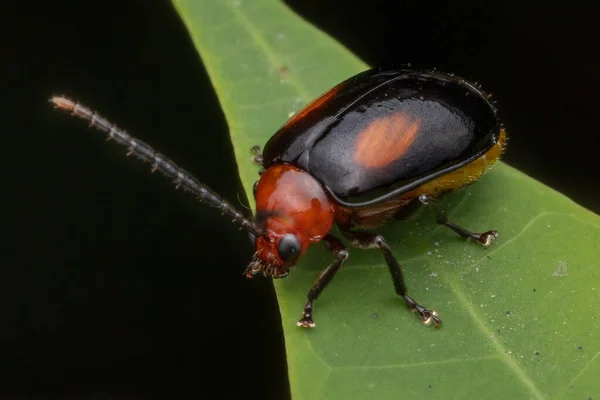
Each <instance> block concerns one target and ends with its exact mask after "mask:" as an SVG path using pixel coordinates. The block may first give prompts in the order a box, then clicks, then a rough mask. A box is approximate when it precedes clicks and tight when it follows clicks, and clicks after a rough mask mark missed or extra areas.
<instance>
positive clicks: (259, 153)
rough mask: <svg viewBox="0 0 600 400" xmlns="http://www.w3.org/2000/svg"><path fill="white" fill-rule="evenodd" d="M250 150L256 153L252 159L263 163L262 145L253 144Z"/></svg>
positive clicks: (260, 163)
mask: <svg viewBox="0 0 600 400" xmlns="http://www.w3.org/2000/svg"><path fill="white" fill-rule="evenodd" d="M250 151H251V152H253V153H254V154H256V155H255V156H254V157H252V161H254V162H255V163H257V164H259V165H262V163H263V155H262V150H261V149H260V146H252V148H251V149H250Z"/></svg>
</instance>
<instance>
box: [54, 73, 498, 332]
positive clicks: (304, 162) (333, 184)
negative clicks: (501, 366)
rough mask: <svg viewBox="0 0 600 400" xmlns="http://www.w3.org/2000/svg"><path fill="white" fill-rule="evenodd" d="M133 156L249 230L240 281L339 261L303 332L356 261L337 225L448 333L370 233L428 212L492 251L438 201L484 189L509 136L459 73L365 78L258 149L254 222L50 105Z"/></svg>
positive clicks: (173, 169) (110, 127)
mask: <svg viewBox="0 0 600 400" xmlns="http://www.w3.org/2000/svg"><path fill="white" fill-rule="evenodd" d="M50 101H51V103H53V104H54V106H55V108H59V109H62V110H66V111H70V112H71V114H72V115H74V116H76V117H79V118H82V119H84V120H87V121H88V122H89V124H90V126H94V127H96V128H98V129H99V130H101V131H103V132H104V133H105V134H107V136H108V139H113V140H114V141H116V142H117V143H119V144H121V145H124V146H126V147H128V149H129V152H128V155H130V154H132V155H134V156H136V157H137V158H139V159H141V160H143V161H145V162H148V163H150V164H152V171H153V172H154V171H156V170H158V171H160V172H162V173H163V174H164V175H165V176H166V177H168V178H170V179H172V180H173V182H174V183H175V185H176V186H177V187H178V188H179V187H181V188H183V189H184V190H186V191H189V192H191V193H192V194H193V195H195V196H196V197H197V198H198V200H199V201H201V202H204V203H207V204H208V205H210V206H213V207H216V208H217V209H218V210H220V211H221V212H222V213H223V214H224V215H227V216H229V217H230V218H231V219H232V220H233V221H234V222H235V223H237V224H239V225H240V226H241V228H243V229H245V230H247V231H248V232H249V235H250V238H251V240H252V242H253V245H254V248H255V253H254V255H252V257H251V260H250V262H249V264H248V266H247V268H246V269H245V271H244V274H245V275H246V277H248V278H252V277H253V276H254V275H256V274H258V273H261V274H262V275H264V276H266V277H270V278H273V279H277V278H284V277H285V276H287V275H288V273H289V270H290V268H291V267H293V266H294V265H296V264H297V263H298V261H299V260H300V259H301V257H302V256H303V255H304V254H305V252H306V251H307V249H308V247H309V246H310V245H311V244H313V243H318V242H323V243H324V244H325V246H326V247H327V248H328V249H329V250H330V251H331V252H332V253H333V256H334V261H333V262H332V263H331V264H330V265H329V266H327V268H325V269H324V270H323V272H322V273H321V275H320V276H319V277H318V279H317V280H316V282H315V283H314V285H313V286H312V288H311V289H310V290H309V292H308V295H307V300H306V304H305V305H304V308H303V311H302V315H301V318H300V320H299V321H298V322H297V325H298V326H299V327H304V328H313V327H315V322H314V319H313V303H314V301H315V300H316V299H317V298H318V297H319V295H320V294H321V293H322V291H323V289H324V288H325V287H326V286H327V285H328V284H329V282H330V281H331V280H332V279H333V277H334V275H335V274H336V272H337V271H338V270H339V269H340V267H341V266H342V265H343V263H344V262H345V260H346V259H347V258H348V251H347V250H346V247H345V246H344V244H343V242H342V240H341V239H340V238H338V237H336V236H334V235H332V234H331V233H330V230H331V228H332V227H333V225H334V224H335V225H337V226H338V228H339V230H340V232H341V234H342V235H343V236H344V238H345V239H347V240H348V241H349V242H350V244H351V245H353V246H355V247H358V248H363V249H379V250H380V251H381V252H382V253H383V256H384V259H385V262H386V264H387V266H388V268H389V271H390V274H391V277H392V281H393V284H394V288H395V291H396V294H397V295H398V296H400V297H402V298H403V299H404V301H405V302H406V304H407V305H408V307H409V308H410V309H411V310H412V311H414V312H416V313H417V314H418V316H419V318H420V319H421V321H422V322H423V323H424V324H426V325H430V324H431V323H432V322H435V324H436V326H439V325H440V324H441V322H442V321H441V319H440V318H439V316H438V314H437V312H435V311H434V310H430V309H428V308H426V307H424V306H422V305H421V304H419V303H418V302H417V301H416V300H415V299H413V298H412V297H411V296H410V295H409V294H408V292H407V286H406V283H405V280H404V277H403V274H402V270H401V267H400V264H399V263H398V261H397V259H396V257H395V255H394V254H393V252H392V250H391V248H390V246H389V245H388V244H387V243H386V241H385V239H384V238H383V237H382V236H381V235H379V234H377V233H376V232H374V231H373V230H372V229H374V228H376V227H377V226H380V225H381V224H383V223H385V222H387V221H388V220H391V219H403V218H406V217H407V216H410V215H412V214H413V213H414V212H415V211H416V210H418V209H419V208H421V207H422V206H429V207H432V208H433V210H434V212H435V216H436V222H437V223H438V224H441V225H445V226H447V227H448V228H450V229H452V230H453V231H454V232H456V233H457V234H458V235H460V236H462V237H463V238H465V239H469V240H472V241H475V242H476V243H478V244H480V245H482V246H484V247H487V246H489V245H490V243H491V242H492V240H493V239H495V238H496V237H497V236H498V232H497V231H496V230H489V231H486V232H483V233H474V232H471V231H469V230H467V229H465V228H462V227H460V226H458V225H456V224H454V223H452V222H451V221H449V220H448V218H447V216H446V212H445V210H444V209H443V208H442V207H441V205H440V203H439V202H438V199H439V198H440V196H443V195H444V194H446V193H448V192H452V191H456V190H458V189H460V188H463V187H465V186H467V185H470V184H472V183H474V182H475V181H477V180H478V179H479V178H480V177H481V176H482V175H483V174H485V173H486V172H487V171H489V170H490V168H492V167H493V166H494V165H495V164H496V163H497V161H498V160H499V159H500V157H501V155H502V153H503V152H504V150H505V145H506V132H505V129H504V127H503V125H502V124H501V122H500V121H499V118H498V113H497V110H496V108H495V106H494V105H493V104H492V102H491V101H490V100H489V96H488V95H486V94H485V93H484V92H483V91H482V90H481V89H480V88H479V87H478V86H477V85H476V84H472V83H470V82H468V81H466V80H464V79H462V78H460V77H458V76H455V75H453V74H446V73H442V72H438V71H435V70H417V69H410V68H401V69H389V70H383V69H378V68H373V69H368V70H366V71H363V72H361V73H359V74H357V75H355V76H353V77H351V78H348V79H346V80H345V81H343V82H341V83H339V84H338V85H336V86H335V87H333V88H332V89H330V90H329V91H327V92H326V93H324V94H322V95H321V96H320V97H318V98H317V99H315V100H313V101H312V102H311V103H310V104H308V105H307V106H305V107H304V108H303V109H302V110H301V111H299V112H298V113H297V114H295V115H294V116H292V117H291V118H290V119H289V120H288V121H287V122H285V124H284V125H283V126H282V127H281V128H280V129H279V130H278V131H277V132H275V134H274V135H273V136H272V137H271V138H270V139H269V140H268V142H267V143H266V144H265V146H264V148H263V149H262V151H261V149H260V147H259V146H254V147H253V148H252V149H251V150H252V152H254V154H255V156H254V157H253V159H254V161H255V162H257V163H258V164H260V166H261V168H260V171H259V179H258V180H257V181H256V183H255V185H254V188H253V192H254V197H255V201H256V215H255V216H254V218H253V219H248V218H246V217H245V216H244V215H243V214H242V213H241V212H239V211H238V210H236V209H235V208H234V207H233V206H232V205H231V204H230V203H229V202H227V201H226V200H224V199H223V198H221V197H220V196H219V195H218V194H216V193H215V192H213V191H212V190H211V189H210V188H209V187H207V186H206V185H203V184H202V183H200V182H199V181H198V180H197V179H196V178H194V177H193V176H192V175H191V174H189V173H188V172H186V171H185V170H184V169H182V168H180V167H179V166H177V165H176V164H175V163H174V162H173V161H171V160H170V159H168V158H167V157H165V156H164V155H162V154H160V153H159V152H157V151H156V150H154V149H153V148H152V147H150V146H149V145H148V144H146V143H144V142H143V141H141V140H139V139H137V138H134V137H133V136H130V135H129V134H128V133H126V132H125V131H123V130H121V129H120V128H118V127H117V126H116V125H114V124H113V123H111V122H109V121H108V120H107V119H105V118H104V117H102V116H100V115H98V114H97V113H96V112H94V111H92V110H91V109H90V108H88V107H85V106H83V105H81V104H79V103H77V102H74V101H71V100H69V99H67V98H66V97H63V96H54V97H52V98H51V99H50Z"/></svg>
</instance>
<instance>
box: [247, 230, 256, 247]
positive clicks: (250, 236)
mask: <svg viewBox="0 0 600 400" xmlns="http://www.w3.org/2000/svg"><path fill="white" fill-rule="evenodd" d="M248 239H250V246H252V247H256V236H255V235H254V233H252V232H248Z"/></svg>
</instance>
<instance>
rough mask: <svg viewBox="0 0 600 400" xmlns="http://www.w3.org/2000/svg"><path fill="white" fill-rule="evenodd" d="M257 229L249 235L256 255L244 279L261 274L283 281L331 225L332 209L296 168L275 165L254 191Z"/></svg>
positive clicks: (313, 182)
mask: <svg viewBox="0 0 600 400" xmlns="http://www.w3.org/2000/svg"><path fill="white" fill-rule="evenodd" d="M255 197H256V210H257V213H256V219H255V221H254V223H255V225H256V227H257V228H258V229H259V230H260V234H259V235H254V234H252V233H251V234H250V239H251V240H252V244H253V246H254V248H255V253H254V256H253V257H252V259H251V260H250V264H249V265H248V268H246V276H248V277H252V276H253V275H255V274H257V273H259V272H262V273H263V274H264V275H266V276H269V277H272V278H283V277H285V276H286V275H287V274H288V271H289V269H290V267H292V266H294V265H296V264H297V263H298V260H299V259H300V258H301V257H302V255H303V254H304V252H305V251H306V249H307V248H308V246H309V245H310V244H311V243H316V242H318V241H320V240H321V239H322V238H323V237H324V236H325V235H326V234H327V232H329V230H330V229H331V226H332V224H333V206H332V204H331V202H330V201H329V199H328V197H327V195H326V194H325V191H324V189H323V187H322V186H321V184H320V183H318V182H317V181H316V179H315V178H313V177H312V176H311V175H310V174H308V173H307V172H305V171H302V170H300V169H298V168H296V167H293V166H291V165H286V164H278V165H274V166H272V167H269V168H268V169H267V170H266V171H265V172H264V173H263V174H262V175H261V178H260V180H259V181H258V184H257V185H256V191H255Z"/></svg>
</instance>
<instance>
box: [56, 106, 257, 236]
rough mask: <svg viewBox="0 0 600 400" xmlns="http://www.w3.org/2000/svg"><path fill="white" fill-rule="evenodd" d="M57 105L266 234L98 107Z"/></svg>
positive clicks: (247, 226)
mask: <svg viewBox="0 0 600 400" xmlns="http://www.w3.org/2000/svg"><path fill="white" fill-rule="evenodd" d="M50 102H51V103H53V104H54V107H55V108H59V109H61V110H65V111H70V112H71V115H74V116H76V117H79V118H81V119H84V120H86V121H89V123H90V127H92V126H94V127H96V128H97V129H99V130H101V131H103V132H104V133H106V134H107V135H108V139H113V140H114V141H115V142H117V143H119V144H121V145H123V146H125V147H127V148H128V149H129V152H128V153H127V155H128V156H129V155H132V154H133V155H134V156H136V157H137V158H139V159H140V160H142V161H145V162H148V163H151V164H152V172H155V171H157V170H158V171H160V172H162V173H163V174H164V175H165V176H166V177H167V178H170V179H172V180H173V183H174V184H175V186H176V187H177V188H180V187H181V188H183V189H184V190H186V191H188V192H190V193H192V194H193V195H195V196H196V198H197V199H198V200H199V201H201V202H203V203H206V204H208V205H210V206H212V207H215V208H217V209H218V210H220V211H221V214H223V215H228V216H229V217H231V218H232V219H233V221H234V222H236V223H239V224H240V225H241V226H242V228H244V229H246V230H248V231H250V232H252V233H253V234H254V235H256V236H262V235H263V234H264V232H262V230H261V229H259V228H258V227H257V226H256V225H255V224H254V222H252V221H250V220H248V219H246V218H245V217H244V216H243V215H242V214H241V213H240V212H239V211H237V210H236V209H235V208H233V206H232V205H231V204H230V203H228V202H227V201H226V200H224V199H223V198H221V197H220V196H219V195H218V194H216V193H215V192H213V191H212V189H210V188H209V187H208V186H206V185H203V184H201V183H200V182H198V180H197V179H196V178H194V176H192V175H191V174H190V173H189V172H187V171H185V170H184V169H182V168H180V167H178V166H177V165H176V164H175V163H174V162H173V161H171V160H169V159H168V158H167V157H165V156H164V155H162V154H160V153H159V152H157V151H156V150H154V149H153V148H152V147H150V146H149V145H148V144H146V143H144V142H143V141H141V140H139V139H136V138H134V137H132V136H131V135H129V134H128V133H127V132H125V131H123V130H121V129H119V128H117V126H116V125H115V124H113V123H111V122H109V121H108V120H107V119H105V118H104V117H102V116H100V115H98V114H97V113H96V112H95V111H92V110H91V109H89V108H87V107H85V106H83V105H81V104H79V103H76V102H73V101H71V100H69V99H67V98H65V97H61V96H54V97H52V98H51V99H50Z"/></svg>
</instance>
